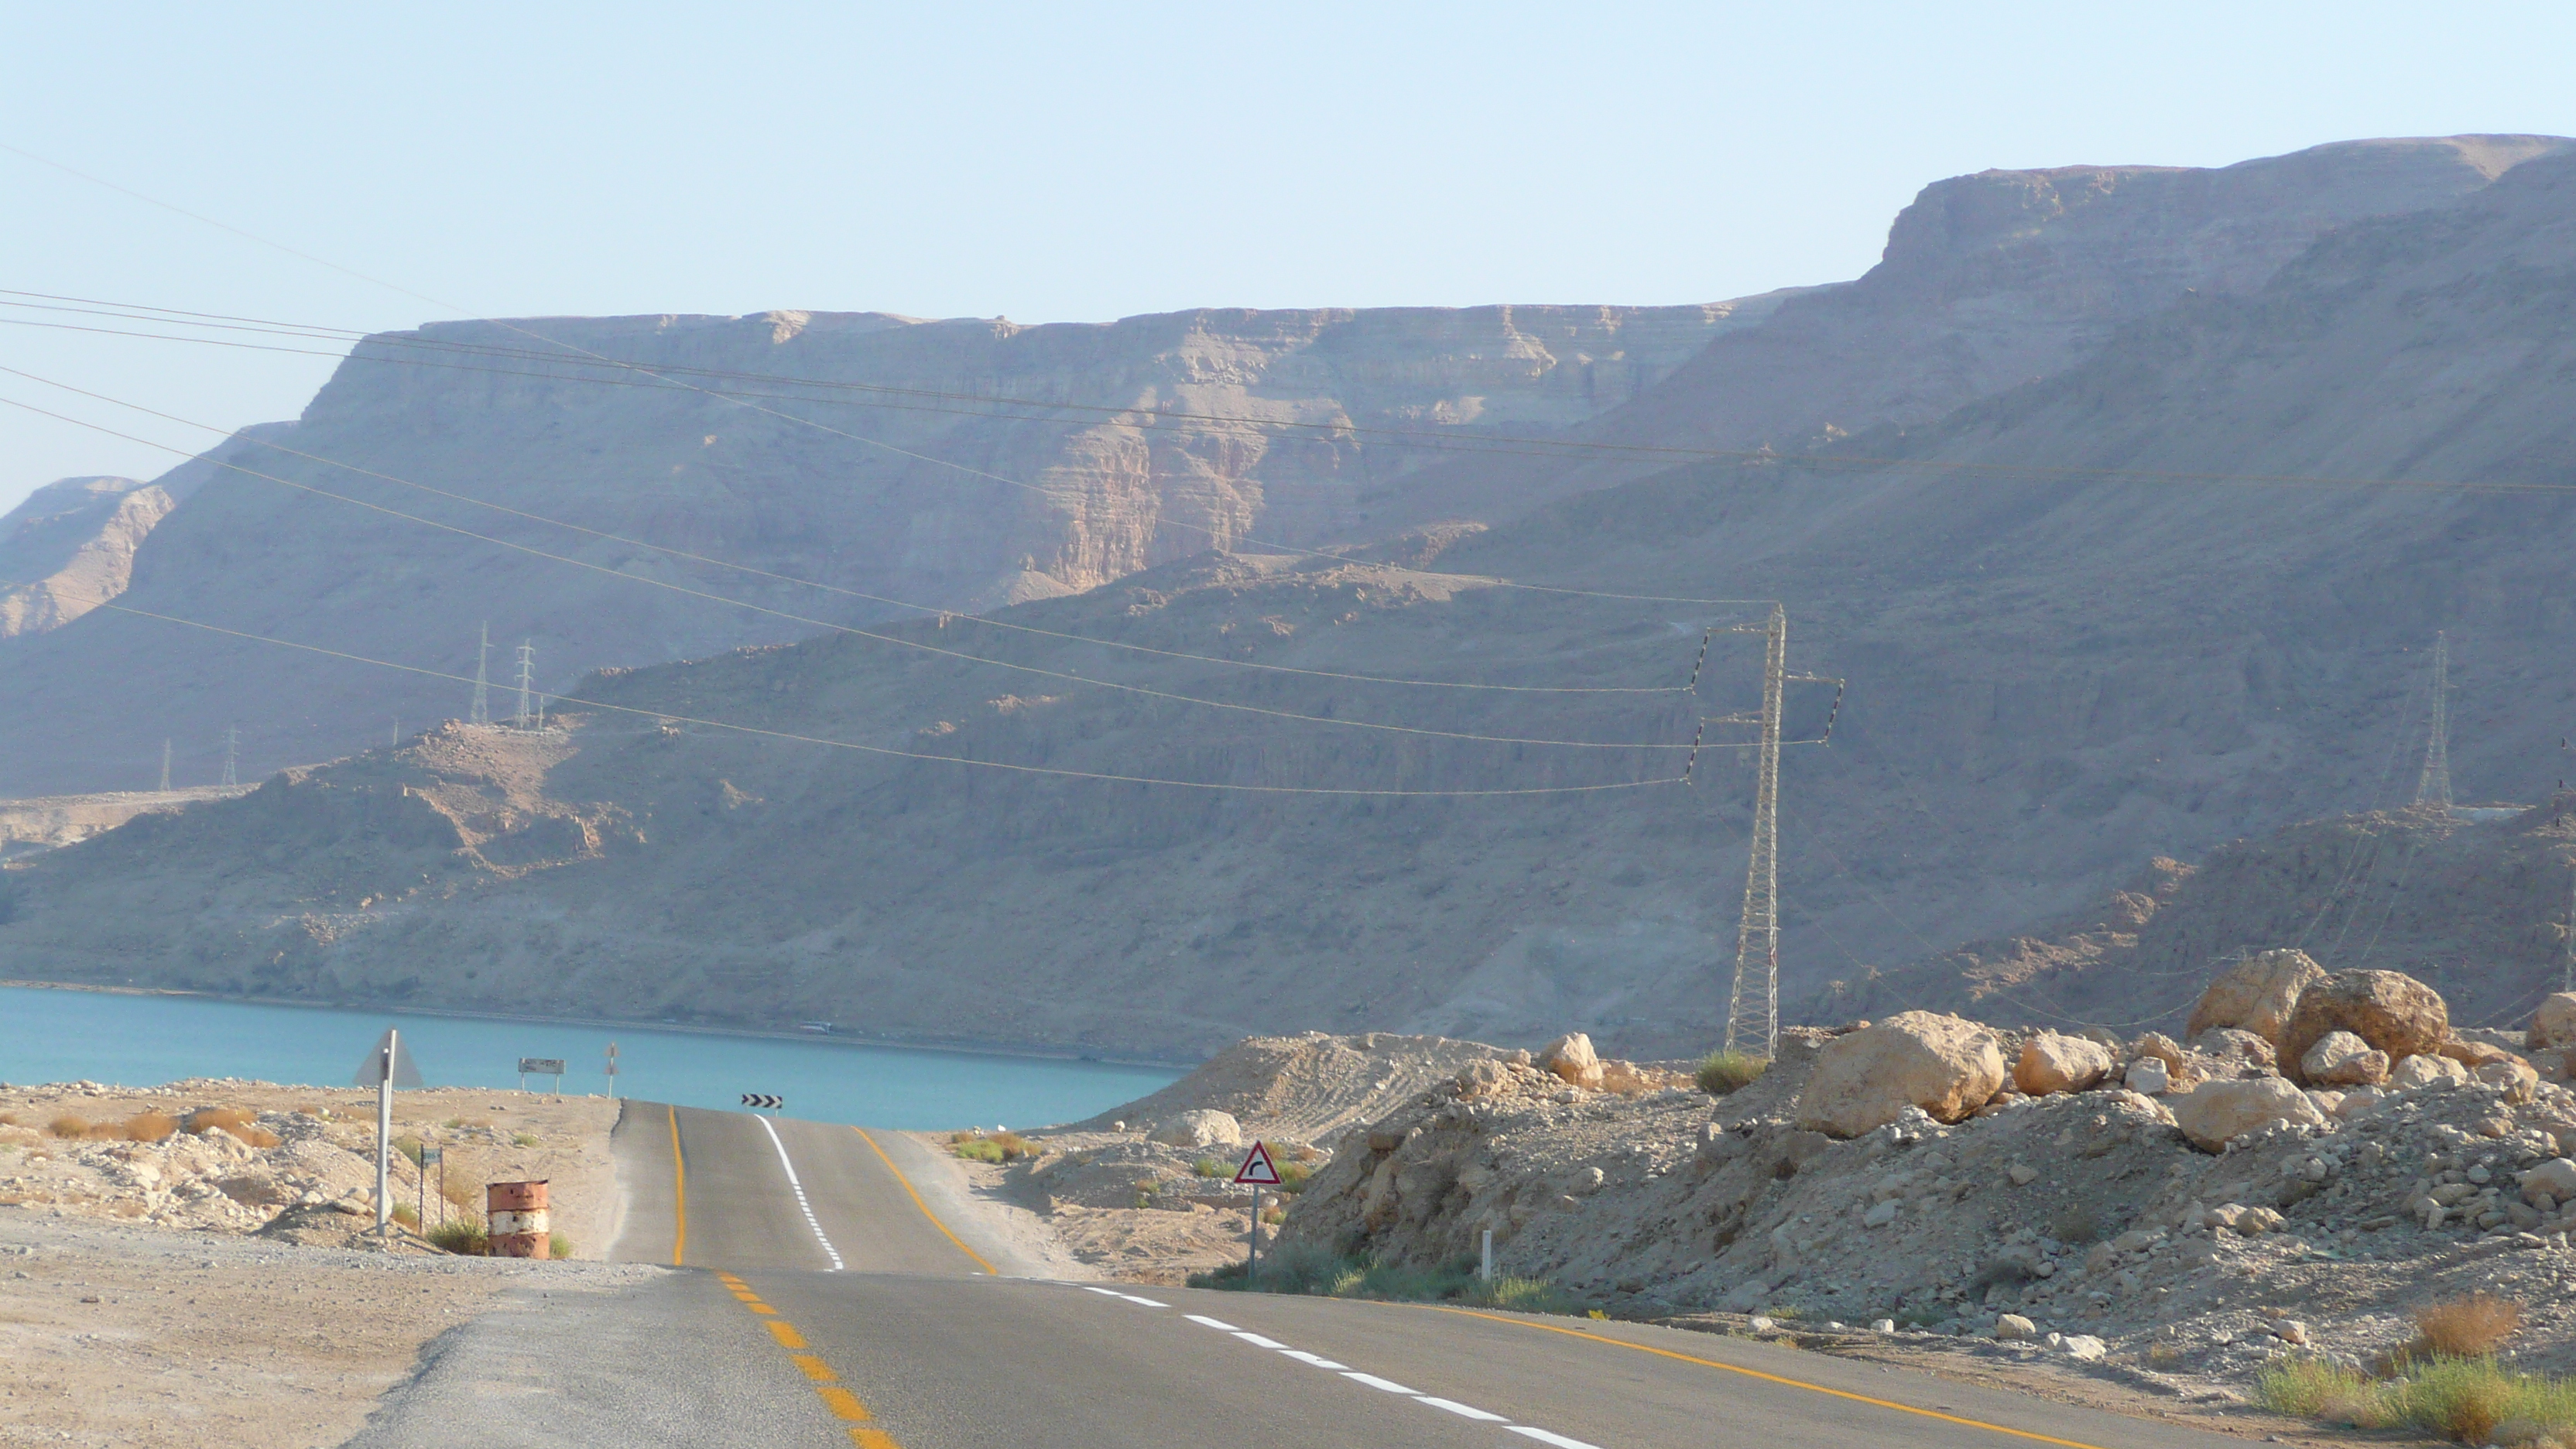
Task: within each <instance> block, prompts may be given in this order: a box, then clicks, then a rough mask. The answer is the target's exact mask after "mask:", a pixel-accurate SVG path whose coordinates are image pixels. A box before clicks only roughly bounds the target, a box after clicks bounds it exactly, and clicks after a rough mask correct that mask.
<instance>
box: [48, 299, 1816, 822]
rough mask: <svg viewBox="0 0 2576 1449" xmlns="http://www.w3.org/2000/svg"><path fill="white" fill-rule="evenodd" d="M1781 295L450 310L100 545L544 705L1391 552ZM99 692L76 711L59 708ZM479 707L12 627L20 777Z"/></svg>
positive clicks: (137, 642)
mask: <svg viewBox="0 0 2576 1449" xmlns="http://www.w3.org/2000/svg"><path fill="white" fill-rule="evenodd" d="M1777 301H1778V298H1777V297H1776V296H1775V297H1764V298H1755V299H1750V300H1748V301H1744V302H1738V303H1720V304H1712V305H1705V306H1685V307H1484V308H1470V309H1463V310H1461V309H1446V308H1393V309H1378V310H1363V311H1348V310H1316V311H1268V312H1262V311H1244V310H1207V311H1196V312H1183V313H1171V314H1165V315H1159V316H1147V317H1131V318H1128V319H1126V320H1125V321H1122V322H1117V323H1112V324H1108V325H1104V326H1091V325H1052V326H1038V327H1024V326H1018V325H1014V324H1012V323H1009V322H1005V321H1001V320H998V319H987V320H962V321H944V322H921V321H914V320H911V319H907V318H901V317H893V316H886V315H881V314H873V313H857V314H848V313H842V314H836V313H806V312H777V313H770V314H766V315H763V316H756V317H740V318H725V317H626V318H607V319H565V318H545V319H527V320H522V321H518V322H509V323H496V322H479V323H457V324H440V325H435V326H430V327H424V328H422V329H420V330H419V331H417V332H411V333H398V334H386V335H382V336H378V337H374V338H370V339H369V340H367V341H366V342H364V343H362V344H360V345H359V346H358V347H357V348H356V349H355V350H354V351H353V352H352V354H351V356H350V358H349V360H348V361H347V362H346V363H345V364H344V365H342V366H341V368H340V369H339V370H338V372H337V373H336V374H335V375H334V376H333V378H332V379H331V381H330V383H329V384H328V385H326V386H325V387H324V388H323V389H322V391H321V392H320V394H319V395H317V396H316V397H315V398H314V400H313V402H312V404H311V406H309V407H308V408H307V409H306V410H305V413H304V415H303V417H302V419H301V420H300V421H299V422H297V423H296V424H294V425H293V426H292V428H291V430H281V429H278V428H273V427H272V428H266V429H254V430H252V431H251V432H250V433H249V434H247V435H245V436H244V437H243V438H239V439H236V440H234V441H232V442H229V443H227V444H225V445H224V447H223V448H222V449H221V450H220V452H219V456H220V457H221V459H222V460H224V461H226V462H230V463H234V464H237V465H239V467H241V468H244V469H249V470H251V473H249V474H246V473H243V472H239V471H231V470H228V469H224V468H218V467H210V466H209V465H208V463H207V462H206V461H205V460H199V461H195V462H191V463H189V464H187V465H184V466H183V468H182V469H180V470H179V471H178V473H176V474H174V475H173V478H172V479H171V480H167V482H165V487H164V491H165V492H167V493H169V494H170V496H171V497H172V498H173V499H180V498H184V502H182V503H181V505H180V506H179V507H178V508H177V510H176V511H175V512H173V513H171V515H170V516H169V517H168V518H167V519H166V520H163V521H162V522H161V523H160V526H159V527H157V528H155V529H153V530H151V533H150V536H149V538H148V540H147V541H145V542H144V543H143V545H142V546H141V547H140V548H139V549H129V548H125V547H123V546H122V544H121V543H119V542H116V540H122V539H124V538H125V537H126V534H137V531H136V530H133V529H128V530H126V533H125V534H118V533H114V531H113V530H111V529H105V528H98V529H93V530H92V532H93V534H94V535H95V536H96V537H97V539H98V542H97V543H96V545H95V546H94V547H93V548H92V551H93V552H98V553H101V554H103V555H106V556H112V557H113V558H114V559H115V560H116V561H117V568H118V570H119V582H120V583H121V582H122V578H123V573H122V571H123V569H124V568H125V560H126V559H127V558H128V557H129V556H130V558H131V571H132V584H131V590H132V592H131V596H130V597H128V598H126V599H125V600H124V602H125V603H127V604H129V605H131V606H133V607H135V608H140V609H148V610H152V611H155V612H164V613H169V614H175V615H180V616H183V617H187V618H192V619H197V620H201V621H204V622H208V623H216V624H221V625H224V626H226V627H229V628H233V629H239V630H244V631H247V632H250V633H254V634H259V635H263V636H269V637H277V638H287V639H293V640H296V641H298V642H302V643H307V644H313V645H319V646H323V647H327V648H332V649H338V650H342V651H349V652H356V653H360V654H366V655H371V656H373V657H377V658H387V659H396V660H400V661H402V662H404V663H407V664H412V665H417V666H422V667H426V668H431V669H437V670H442V671H445V672H447V673H450V674H464V675H467V676H471V675H472V674H473V672H474V668H475V650H476V643H475V641H476V638H477V633H478V630H479V628H480V627H481V625H482V624H483V623H484V622H485V621H487V620H488V621H489V622H490V623H491V625H492V633H493V638H494V639H495V640H496V641H498V649H497V652H496V663H495V665H494V669H493V672H494V674H495V676H496V677H512V676H513V674H514V668H515V666H514V664H513V662H512V655H513V651H515V649H516V647H517V646H518V645H519V643H520V642H521V641H522V640H533V641H534V647H535V653H536V664H537V683H538V686H539V687H540V688H561V687H563V686H564V685H567V684H569V683H570V682H571V681H573V680H575V679H578V678H579V677H581V675H582V674H583V673H584V672H586V671H588V670H590V669H593V668H597V667H600V666H602V665H634V664H647V663H657V662H660V661H664V660H669V659H679V658H688V657H692V656H695V655H702V654H708V653H713V652H717V651H720V650H723V649H728V648H734V647H737V646H741V645H746V644H757V643H766V642H777V641H781V640H786V639H794V638H803V637H809V636H811V635H812V634H814V633H815V632H816V631H817V625H816V624H815V623H813V622H809V621H812V620H828V621H832V622H849V621H853V620H863V619H881V618H887V617H897V616H902V617H917V611H914V610H908V609H905V608H902V607H900V606H899V604H896V603H890V602H888V601H890V600H891V601H902V602H905V603H910V604H917V605H921V606H924V607H927V608H929V609H931V610H939V609H954V610H961V611H975V610H981V609H987V608H992V607H996V606H999V605H1002V604H1007V603H1011V602H1016V601H1021V600H1027V599H1032V598H1045V597H1050V596H1053V595H1058V594H1064V593H1068V592H1074V591H1078V590H1082V589H1088V588H1092V587H1094V586H1096V585H1099V584H1101V583H1104V582H1107V581H1108V580H1111V579H1114V578H1118V577H1121V576H1124V575H1126V574H1130V573H1133V572H1135V571H1136V570H1138V569H1141V568H1145V567H1148V566H1150V565H1152V564H1155V563H1157V562H1164V561H1168V560H1171V559H1174V558H1179V557H1182V556H1185V555H1189V554H1195V553H1199V552H1203V551H1205V550H1206V549H1208V548H1210V547H1212V546H1218V547H1226V546H1234V545H1237V544H1240V543H1243V542H1245V541H1246V540H1247V539H1254V538H1257V539H1265V540H1269V541H1271V542H1273V543H1285V544H1290V545H1303V544H1308V543H1313V542H1316V541H1318V540H1323V539H1333V538H1347V537H1354V536H1356V537H1360V538H1367V537H1375V536H1380V535H1381V534H1382V533H1383V532H1384V531H1385V530H1383V529H1382V528H1380V527H1379V526H1378V525H1377V524H1375V523H1374V522H1373V521H1372V517H1371V514H1372V509H1373V507H1375V505H1372V504H1370V503H1367V502H1365V501H1363V500H1364V498H1365V497H1366V496H1368V495H1371V494H1373V493H1378V494H1382V493H1387V492H1390V491H1392V492H1400V491H1401V489H1402V486H1403V480H1404V479H1405V478H1406V477H1408V476H1409V475H1411V474H1412V473H1414V472H1415V471H1417V470H1418V469H1419V468H1420V467H1421V466H1422V465H1423V464H1424V463H1425V462H1428V461H1431V460H1434V459H1437V458H1440V457H1443V456H1446V455H1445V454H1444V453H1443V452H1442V451H1441V449H1442V448H1443V447H1444V446H1452V445H1457V444H1461V443H1476V442H1479V441H1481V443H1482V444H1483V445H1486V446H1497V445H1501V446H1508V445H1509V444H1510V442H1511V440H1514V439H1529V438H1546V437H1552V436H1557V435H1560V434H1562V433H1563V431H1564V430H1565V429H1566V428H1568V427H1570V426H1572V425H1573V424H1575V423H1578V422H1580V421H1582V420H1584V419H1586V418H1588V417H1591V416H1593V415H1594V414H1596V413H1598V412H1599V411H1600V410H1601V409H1603V408H1605V407H1610V406H1614V405H1616V404H1618V403H1622V402H1625V401H1628V400H1629V399H1631V398H1634V397H1635V396H1637V395H1638V394H1639V393H1640V392H1642V391H1643V390H1644V389H1646V388H1647V387H1649V386H1651V385H1652V384H1653V383H1655V382H1656V381H1657V380H1659V379H1661V378H1662V377H1663V376H1665V375H1666V374H1668V373H1669V372H1670V371H1671V370H1672V369H1673V368H1675V367H1677V366H1679V365H1680V364H1681V363H1682V362H1684V361H1685V360H1687V359H1688V358H1689V357H1690V356H1691V355H1692V354H1693V353H1695V352H1697V351H1698V350H1699V349H1700V348H1701V347H1702V346H1704V345H1706V343H1707V342H1708V340H1709V339H1710V338H1711V337H1714V336H1718V335H1720V334H1722V333H1724V332H1725V331H1727V330H1728V329H1730V328H1735V327H1741V326H1745V325H1749V324H1751V323H1752V322H1754V321H1756V320H1758V319H1759V318H1761V317H1763V316H1766V315H1768V313H1769V311H1770V309H1771V308H1772V307H1773V306H1774V305H1776V303H1777ZM718 393H723V394H725V395H724V396H718V395H717V394H718ZM791 418H801V419H806V420H810V421H811V422H813V423H816V424H820V425H821V426H820V427H819V428H818V427H809V426H803V425H800V424H798V423H796V422H793V421H790V419H791ZM1246 418H1249V419H1258V420H1260V421H1259V422H1258V423H1254V422H1244V421H1236V420H1237V419H1246ZM325 459H327V460H332V462H324V461H321V460H325ZM333 463H339V464H346V465H350V466H347V467H340V466H333V465H332V464H333ZM360 470H365V471H360ZM370 472H372V473H376V474H384V475H390V476H391V477H393V478H400V479H404V480H408V481H409V482H411V483H415V484H424V485H428V486H429V487H432V488H436V489H442V490H447V491H448V492H450V493H453V494H460V495H466V496H468V497H472V498H477V499H483V500H488V501H491V502H496V503H499V504H502V505H505V506H506V507H508V508H511V509H516V510H520V511H521V514H522V515H525V514H535V515H538V516H539V517H540V518H555V519H564V520H570V521H572V522H575V523H578V524H579V525H581V526H582V527H583V528H587V529H591V530H597V531H598V532H599V533H604V534H610V535H617V536H619V537H620V538H623V539H628V540H639V541H641V542H635V543H629V542H619V541H613V540H611V539H607V538H602V537H598V536H596V535H595V534H585V533H582V532H579V531H576V530H573V529H567V528H560V527H554V526H551V525H549V524H546V523H543V522H539V521H536V520H535V519H531V518H529V517H526V516H513V515H509V514H499V513H494V512H492V511H490V510H487V509H483V508H479V507H475V506H473V505H471V504H469V503H465V502H460V501H458V500H457V499H455V498H447V497H440V496H436V495H433V494H428V493H424V492H422V491H420V490H419V489H416V488H408V487H403V486H400V485H398V484H396V483H394V482H391V481H388V479H387V478H385V477H375V476H369V474H370ZM252 474H264V475H269V476H268V477H261V476H252ZM271 478H274V479H278V480H284V482H285V483H287V484H301V485H306V486H307V487H308V488H312V489H321V490H326V491H327V492H329V493H332V494H337V495H340V499H341V500H349V501H340V500H335V499H332V498H325V497H322V496H319V495H318V494H316V493H314V492H311V491H301V490H299V489H298V488H295V487H291V486H284V485H283V484H282V483H281V482H278V481H271ZM181 481H184V482H185V484H186V487H185V488H181V487H176V486H170V485H171V484H175V483H178V482H181ZM58 486H59V485H58ZM371 506H372V507H373V508H380V509H393V510H399V511H401V512H403V513H408V514H413V515H416V516H417V517H419V518H422V519H427V520H431V521H433V522H434V523H436V524H442V525H447V526H449V527H450V528H452V529H460V530H464V532H454V531H441V530H440V529H439V528H436V527H429V526H424V525H423V524H422V523H419V522H412V521H407V520H405V519H402V518H397V517H394V516H391V515H390V514H387V513H385V512H380V511H371ZM56 531H57V532H61V531H63V530H59V529H58V530H56ZM475 535H479V536H475ZM137 536H139V534H137ZM508 545H520V546H523V547H524V548H527V549H534V550H542V551H545V552H550V553H558V554H565V555H570V556H572V557H574V558H577V559H579V560H580V561H581V562H582V563H584V564H587V565H589V566H591V567H590V568H589V569H588V570H585V569H583V568H580V567H574V566H567V565H565V564H562V563H558V562H554V561H551V560H548V559H544V558H540V557H536V556H533V555H532V554H530V553H526V552H513V551H512V550H511V549H510V547H508ZM675 551H676V552H675ZM682 553H687V554H698V555H704V556H709V557H713V558H720V559H723V560H725V561H727V562H728V563H733V564H740V565H743V566H745V568H743V569H733V568H718V567H712V566H709V565H706V564H703V563H697V562H692V561H691V560H690V559H688V558H685V557H682V556H681V554H682ZM30 567H33V565H30ZM57 567H59V566H57ZM52 571H53V570H50V569H49V570H48V571H47V576H50V574H51V572H52ZM620 572H628V573H640V574H646V575H649V576H652V577H654V578H658V579H663V580H666V581H669V582H673V583H677V584H681V585H685V586H687V587H689V588H692V589H699V590H704V591H709V592H712V593H715V594H719V595H723V596H725V597H730V598H738V599H743V600H747V601H749V602H750V603H753V604H756V605H761V606H766V607H769V608H772V609H780V610H784V611H786V612H787V613H788V614H791V615H793V616H795V617H790V618H782V617H778V616H776V615H769V614H762V613H758V612H755V611H753V610H749V609H740V608H728V607H726V606H724V605H723V604H721V603H713V602H710V601H708V600H705V599H703V598H696V597H690V596H687V595H682V594H672V593H665V594H660V595H656V594H653V593H649V592H642V591H637V590H634V589H632V588H631V587H630V586H629V585H628V584H627V583H626V582H625V581H623V580H621V579H619V578H617V577H616V575H617V574H618V573H620ZM778 575H785V576H787V577H790V578H795V579H803V580H813V581H819V582H821V583H823V584H827V585H830V586H832V587H833V588H835V589H838V590H842V591H843V592H838V593H834V592H828V591H821V590H815V589H809V588H800V587H794V586H790V585H787V584H784V583H782V582H781V581H780V580H779V578H778V577H776V576H778ZM0 577H6V575H0ZM84 587H86V586H84ZM95 592H96V590H95V588H92V589H90V592H89V593H82V592H81V591H80V590H79V589H70V590H68V591H67V596H68V597H72V598H74V599H76V600H77V599H80V598H91V595H92V594H94V593H95ZM109 592H111V593H112V592H113V590H110V591H109ZM48 597H50V596H48ZM91 601H92V602H94V598H93V599H91ZM49 617H51V616H49ZM54 622H62V620H61V619H59V618H55V619H54ZM70 698H78V699H81V700H83V701H84V702H85V704H86V706H87V707H86V708H84V709H83V710H81V711H79V712H77V713H78V716H79V717H78V718H77V719H75V718H73V716H72V713H71V712H66V711H64V710H62V709H60V708H59V707H58V706H57V704H56V703H55V702H57V701H60V700H63V699H70ZM466 706H467V698H466V693H465V691H463V690H462V689H460V688H459V687H457V686H456V685H454V684H453V683H442V682H439V681H436V680H432V679H426V678H419V677H415V678H413V679H410V680H405V679H403V678H401V677H399V676H388V675H386V674H383V673H381V672H377V671H364V670H362V671H359V672H355V673H352V672H351V671H350V670H349V669H347V668H345V667H342V666H339V665H335V664H333V663H331V662H329V661H327V660H325V659H323V658H322V657H320V656H316V655H310V654H305V655H298V654H294V653H291V652H287V651H281V650H277V649H275V648H274V647H269V646H261V645H257V644H250V643H241V642H231V643H228V642H225V641H221V640H217V639H213V638H210V637H209V636H205V635H190V634H185V633H174V632H172V630H171V627H170V626H168V625H166V624H158V623H154V622H152V621H149V620H143V619H137V618H133V617H130V616H124V615H119V614H116V613H113V612H110V613H105V614H97V613H93V614H92V615H90V616H89V617H86V618H81V619H79V620H78V621H77V623H76V625H75V626H74V627H71V628H67V629H62V630H59V631H56V632H53V633H49V634H46V635H43V636H41V637H36V638H22V639H18V640H14V641H7V642H5V643H0V739H6V740H8V741H9V746H10V747H9V749H8V750H7V751H5V752H0V794H19V795H27V794H49V793H58V792H64V791H82V790H101V789H120V788H132V787H135V786H138V785H142V784H147V783H149V782H150V779H151V775H152V772H153V771H155V770H157V768H158V763H159V758H160V744H161V741H162V740H163V739H164V738H168V737H176V738H177V739H178V740H179V741H180V742H181V750H180V757H181V762H182V766H181V768H182V773H183V775H184V776H185V777H186V778H187V779H188V780H191V781H203V780H207V779H211V778H212V777H213V769H214V765H215V762H216V761H217V760H218V759H219V758H220V752H219V751H218V750H217V749H216V748H215V746H214V742H215V741H217V740H219V739H220V738H221V737H222V735H223V732H224V730H225V729H226V728H227V727H228V726H233V725H238V726H239V727H240V728H241V731H242V741H243V744H242V749H243V758H244V761H245V768H247V769H249V770H251V771H253V772H264V771H266V770H268V769H273V768H275V767H277V766H278V765H281V764H285V763H289V762H294V761H301V760H314V759H326V758H330V757H332V756H335V755H339V754H343V753H346V752H347V751H348V750H350V749H353V748H357V747H359V746H360V745H362V744H364V743H366V742H369V741H373V740H381V739H384V738H386V737H387V733H388V731H389V730H390V729H391V728H392V726H393V723H394V722H395V721H397V720H408V721H411V722H412V723H413V724H414V725H415V726H417V725H418V724H422V723H426V722H428V721H431V720H436V719H444V718H451V717H457V716H462V715H463V714H465V712H466Z"/></svg>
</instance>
